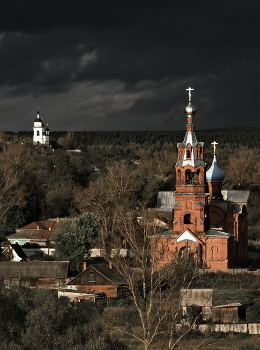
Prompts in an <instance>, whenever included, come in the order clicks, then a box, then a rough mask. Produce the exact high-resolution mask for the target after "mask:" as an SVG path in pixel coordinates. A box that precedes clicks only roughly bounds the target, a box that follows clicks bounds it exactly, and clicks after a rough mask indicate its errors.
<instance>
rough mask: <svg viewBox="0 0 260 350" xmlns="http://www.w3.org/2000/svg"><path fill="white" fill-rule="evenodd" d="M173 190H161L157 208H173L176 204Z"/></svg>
mask: <svg viewBox="0 0 260 350" xmlns="http://www.w3.org/2000/svg"><path fill="white" fill-rule="evenodd" d="M173 194H174V192H173V191H160V192H158V195H157V208H160V209H173V207H174V204H175V197H174V196H173Z"/></svg>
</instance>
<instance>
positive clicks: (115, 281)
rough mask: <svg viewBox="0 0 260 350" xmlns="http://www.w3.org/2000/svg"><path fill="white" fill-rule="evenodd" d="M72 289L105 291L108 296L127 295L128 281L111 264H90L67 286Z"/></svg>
mask: <svg viewBox="0 0 260 350" xmlns="http://www.w3.org/2000/svg"><path fill="white" fill-rule="evenodd" d="M66 288H68V289H71V290H73V289H74V290H78V291H86V292H92V293H94V292H95V293H104V296H107V297H118V296H125V295H126V293H127V286H126V282H125V281H124V279H123V277H122V276H121V275H120V274H119V273H118V272H117V271H116V270H115V269H113V268H111V266H110V267H109V266H107V265H106V264H103V263H102V264H96V265H90V266H89V267H87V268H86V269H84V270H83V271H82V272H81V273H80V274H79V275H78V276H76V277H75V278H73V279H72V280H71V281H70V282H69V283H68V284H67V286H66Z"/></svg>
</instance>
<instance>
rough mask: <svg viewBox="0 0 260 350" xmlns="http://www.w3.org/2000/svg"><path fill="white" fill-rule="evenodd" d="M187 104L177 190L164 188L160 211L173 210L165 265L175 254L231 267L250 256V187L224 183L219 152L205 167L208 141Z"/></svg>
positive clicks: (208, 265)
mask: <svg viewBox="0 0 260 350" xmlns="http://www.w3.org/2000/svg"><path fill="white" fill-rule="evenodd" d="M187 90H188V91H189V104H188V105H187V107H186V108H185V114H186V117H187V125H186V135H185V137H184V140H183V142H181V143H178V144H177V149H178V159H177V162H176V190H175V192H160V193H159V195H158V199H159V204H158V208H157V209H156V210H158V214H159V212H161V214H160V215H162V216H163V211H172V212H173V221H172V229H170V230H167V231H165V232H163V233H162V234H160V236H159V242H160V243H161V244H162V246H164V247H167V248H166V251H165V253H164V254H163V257H162V260H161V264H160V265H161V266H163V265H165V264H166V263H168V262H169V261H170V260H172V258H173V256H176V254H177V255H178V256H180V257H182V256H183V257H189V258H191V259H193V260H194V261H195V262H196V263H197V265H198V266H200V267H205V268H209V269H229V268H233V267H235V266H244V265H245V264H246V262H247V244H248V243H247V242H248V221H247V209H246V203H247V199H248V196H249V191H233V190H225V191H223V190H222V189H221V187H222V182H223V180H224V177H225V174H224V172H223V171H222V170H221V169H220V167H219V165H218V163H217V159H216V145H217V143H216V142H215V141H214V142H213V143H212V144H213V146H214V157H213V162H212V165H211V167H210V168H209V169H208V171H207V172H206V163H205V162H204V142H198V141H197V138H196V135H195V132H194V129H195V125H194V123H193V120H194V116H195V113H196V109H195V107H194V106H193V105H192V104H191V90H193V89H191V88H189V89H187Z"/></svg>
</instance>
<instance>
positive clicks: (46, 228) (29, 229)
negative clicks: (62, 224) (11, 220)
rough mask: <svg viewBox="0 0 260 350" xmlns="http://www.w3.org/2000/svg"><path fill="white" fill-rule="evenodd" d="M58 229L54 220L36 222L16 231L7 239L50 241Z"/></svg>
mask: <svg viewBox="0 0 260 350" xmlns="http://www.w3.org/2000/svg"><path fill="white" fill-rule="evenodd" d="M57 228H58V225H57V222H56V221H53V220H41V221H34V222H31V223H30V224H28V225H26V226H23V227H21V228H19V229H17V230H16V232H15V233H14V234H12V235H10V236H7V239H19V238H20V239H42V240H49V239H50V236H51V233H52V232H54V231H56V230H57Z"/></svg>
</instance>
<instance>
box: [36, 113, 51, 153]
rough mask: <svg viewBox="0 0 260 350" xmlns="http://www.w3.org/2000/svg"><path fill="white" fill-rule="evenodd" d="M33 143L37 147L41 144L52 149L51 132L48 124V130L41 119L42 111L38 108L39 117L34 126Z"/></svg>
mask: <svg viewBox="0 0 260 350" xmlns="http://www.w3.org/2000/svg"><path fill="white" fill-rule="evenodd" d="M33 143H34V144H35V145H37V144H41V145H44V146H45V147H51V144H50V130H49V128H48V124H46V128H45V127H44V123H43V121H42V119H41V118H40V110H39V108H38V111H37V117H36V119H34V124H33Z"/></svg>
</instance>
